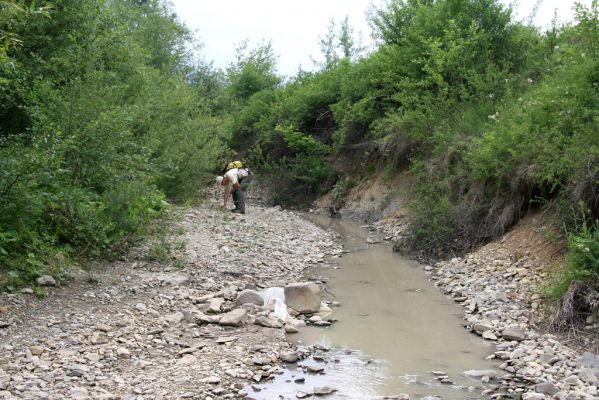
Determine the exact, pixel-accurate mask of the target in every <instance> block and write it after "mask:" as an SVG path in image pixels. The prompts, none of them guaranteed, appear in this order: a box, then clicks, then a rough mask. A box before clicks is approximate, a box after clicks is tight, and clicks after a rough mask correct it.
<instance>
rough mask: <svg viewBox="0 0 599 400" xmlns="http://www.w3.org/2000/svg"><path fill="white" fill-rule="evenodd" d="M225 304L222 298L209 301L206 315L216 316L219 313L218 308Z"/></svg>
mask: <svg viewBox="0 0 599 400" xmlns="http://www.w3.org/2000/svg"><path fill="white" fill-rule="evenodd" d="M224 303H225V299H223V298H222V297H215V298H212V299H210V300H209V302H208V309H207V310H206V312H207V313H212V314H218V313H220V308H221V307H222V305H223V304H224Z"/></svg>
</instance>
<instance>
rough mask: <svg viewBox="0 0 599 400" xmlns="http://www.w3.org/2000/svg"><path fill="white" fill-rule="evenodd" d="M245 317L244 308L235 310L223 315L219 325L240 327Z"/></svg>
mask: <svg viewBox="0 0 599 400" xmlns="http://www.w3.org/2000/svg"><path fill="white" fill-rule="evenodd" d="M246 316H247V311H246V310H245V309H244V308H236V309H235V310H233V311H229V312H228V313H226V314H225V315H223V317H222V318H221V319H220V321H219V324H220V325H224V326H241V325H242V324H243V321H244V320H245V317H246Z"/></svg>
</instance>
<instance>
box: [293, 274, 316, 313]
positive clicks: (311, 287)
mask: <svg viewBox="0 0 599 400" xmlns="http://www.w3.org/2000/svg"><path fill="white" fill-rule="evenodd" d="M284 293H285V303H286V304H287V307H289V308H292V309H294V310H295V311H297V312H299V313H300V314H309V313H317V312H318V311H319V310H320V302H321V296H320V287H319V286H318V285H317V284H315V283H313V282H306V283H295V284H291V285H287V286H285V289H284Z"/></svg>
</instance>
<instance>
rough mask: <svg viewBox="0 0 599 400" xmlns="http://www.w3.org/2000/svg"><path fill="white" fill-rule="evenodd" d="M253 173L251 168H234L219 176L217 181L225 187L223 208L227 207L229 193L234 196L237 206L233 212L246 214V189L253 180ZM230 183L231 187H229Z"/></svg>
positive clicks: (234, 202)
mask: <svg viewBox="0 0 599 400" xmlns="http://www.w3.org/2000/svg"><path fill="white" fill-rule="evenodd" d="M252 178H253V174H252V171H250V170H249V168H232V169H230V170H228V171H227V172H225V175H224V176H217V177H216V182H217V183H219V184H220V185H221V186H223V187H224V188H225V192H224V199H223V200H224V201H223V204H222V205H221V207H222V208H227V201H228V200H229V195H231V196H232V197H233V204H234V205H235V208H233V209H232V210H231V212H234V213H239V214H245V190H246V189H247V187H248V185H249V184H250V182H252ZM229 184H230V185H231V188H229Z"/></svg>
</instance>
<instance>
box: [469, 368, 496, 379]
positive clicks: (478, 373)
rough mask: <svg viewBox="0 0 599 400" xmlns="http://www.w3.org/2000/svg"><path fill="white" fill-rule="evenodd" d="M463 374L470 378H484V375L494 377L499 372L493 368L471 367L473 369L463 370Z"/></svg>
mask: <svg viewBox="0 0 599 400" xmlns="http://www.w3.org/2000/svg"><path fill="white" fill-rule="evenodd" d="M462 375H464V376H466V377H468V378H475V379H480V378H484V377H488V378H494V377H496V376H497V372H496V371H493V370H492V369H484V370H476V369H471V370H468V371H464V372H462Z"/></svg>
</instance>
